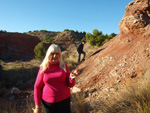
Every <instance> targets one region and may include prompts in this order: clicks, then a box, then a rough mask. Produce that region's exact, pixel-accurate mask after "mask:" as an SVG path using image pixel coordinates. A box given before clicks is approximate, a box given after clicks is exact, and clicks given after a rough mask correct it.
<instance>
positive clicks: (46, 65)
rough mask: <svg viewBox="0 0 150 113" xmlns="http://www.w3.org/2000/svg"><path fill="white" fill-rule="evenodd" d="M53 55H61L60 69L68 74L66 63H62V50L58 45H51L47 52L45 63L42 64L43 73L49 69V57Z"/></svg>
mask: <svg viewBox="0 0 150 113" xmlns="http://www.w3.org/2000/svg"><path fill="white" fill-rule="evenodd" d="M51 53H59V55H60V57H59V67H60V68H61V69H63V70H64V71H65V72H66V67H65V63H64V62H63V61H62V54H61V49H60V47H59V46H58V45H56V44H51V45H50V46H49V48H48V50H47V52H46V55H45V58H44V60H43V62H42V63H41V66H42V71H41V72H42V73H43V72H44V71H45V70H46V69H47V68H49V62H50V60H49V56H50V55H51Z"/></svg>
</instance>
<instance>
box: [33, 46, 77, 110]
mask: <svg viewBox="0 0 150 113" xmlns="http://www.w3.org/2000/svg"><path fill="white" fill-rule="evenodd" d="M77 74H78V73H77V72H76V71H75V72H71V73H70V71H69V68H68V66H67V64H65V63H64V62H63V61H62V55H61V49H60V47H59V46H58V45H56V44H52V45H51V46H50V47H49V48H48V50H47V53H46V56H45V58H44V60H43V62H42V64H41V66H40V69H39V72H38V75H37V78H36V81H35V84H34V100H35V109H34V108H33V111H34V113H41V102H42V104H43V107H44V110H45V112H46V113H70V112H71V110H70V87H73V86H74V85H75V82H76V81H75V79H74V78H75V76H76V75H77Z"/></svg>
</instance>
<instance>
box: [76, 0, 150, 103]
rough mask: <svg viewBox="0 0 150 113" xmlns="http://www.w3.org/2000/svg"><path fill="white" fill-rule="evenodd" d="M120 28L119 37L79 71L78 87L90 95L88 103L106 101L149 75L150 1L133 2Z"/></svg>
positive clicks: (79, 67) (87, 97)
mask: <svg viewBox="0 0 150 113" xmlns="http://www.w3.org/2000/svg"><path fill="white" fill-rule="evenodd" d="M119 28H120V33H119V34H118V35H117V36H116V37H114V38H113V39H112V40H110V41H109V42H107V43H106V44H104V45H103V46H102V47H100V48H99V49H98V50H97V51H95V52H94V53H93V54H91V56H90V57H89V58H87V59H86V60H85V61H84V62H83V63H81V64H80V65H79V66H78V67H77V69H78V70H79V72H80V75H79V76H78V78H77V84H76V86H77V87H79V88H81V89H82V90H83V91H84V92H86V100H88V101H90V100H91V99H92V100H99V99H104V100H105V98H108V97H110V96H112V93H114V92H116V91H118V90H121V86H122V85H129V84H134V83H136V82H138V81H139V79H140V78H142V77H143V76H144V75H145V72H146V70H147V64H148V61H149V59H150V5H149V1H148V0H134V1H132V2H130V3H129V4H128V6H127V7H126V11H125V15H124V17H123V18H122V20H121V22H120V24H119ZM99 90H100V92H101V93H98V91H99Z"/></svg>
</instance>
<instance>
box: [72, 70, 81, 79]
mask: <svg viewBox="0 0 150 113" xmlns="http://www.w3.org/2000/svg"><path fill="white" fill-rule="evenodd" d="M78 74H79V73H78V70H77V69H76V70H74V71H72V72H71V73H70V77H71V79H75V78H76V76H78Z"/></svg>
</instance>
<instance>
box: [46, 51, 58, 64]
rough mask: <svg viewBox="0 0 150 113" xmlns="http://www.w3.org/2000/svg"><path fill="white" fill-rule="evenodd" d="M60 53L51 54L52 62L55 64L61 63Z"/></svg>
mask: <svg viewBox="0 0 150 113" xmlns="http://www.w3.org/2000/svg"><path fill="white" fill-rule="evenodd" d="M59 58H60V54H59V53H51V54H50V58H49V59H50V62H52V63H53V64H56V63H59Z"/></svg>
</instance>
